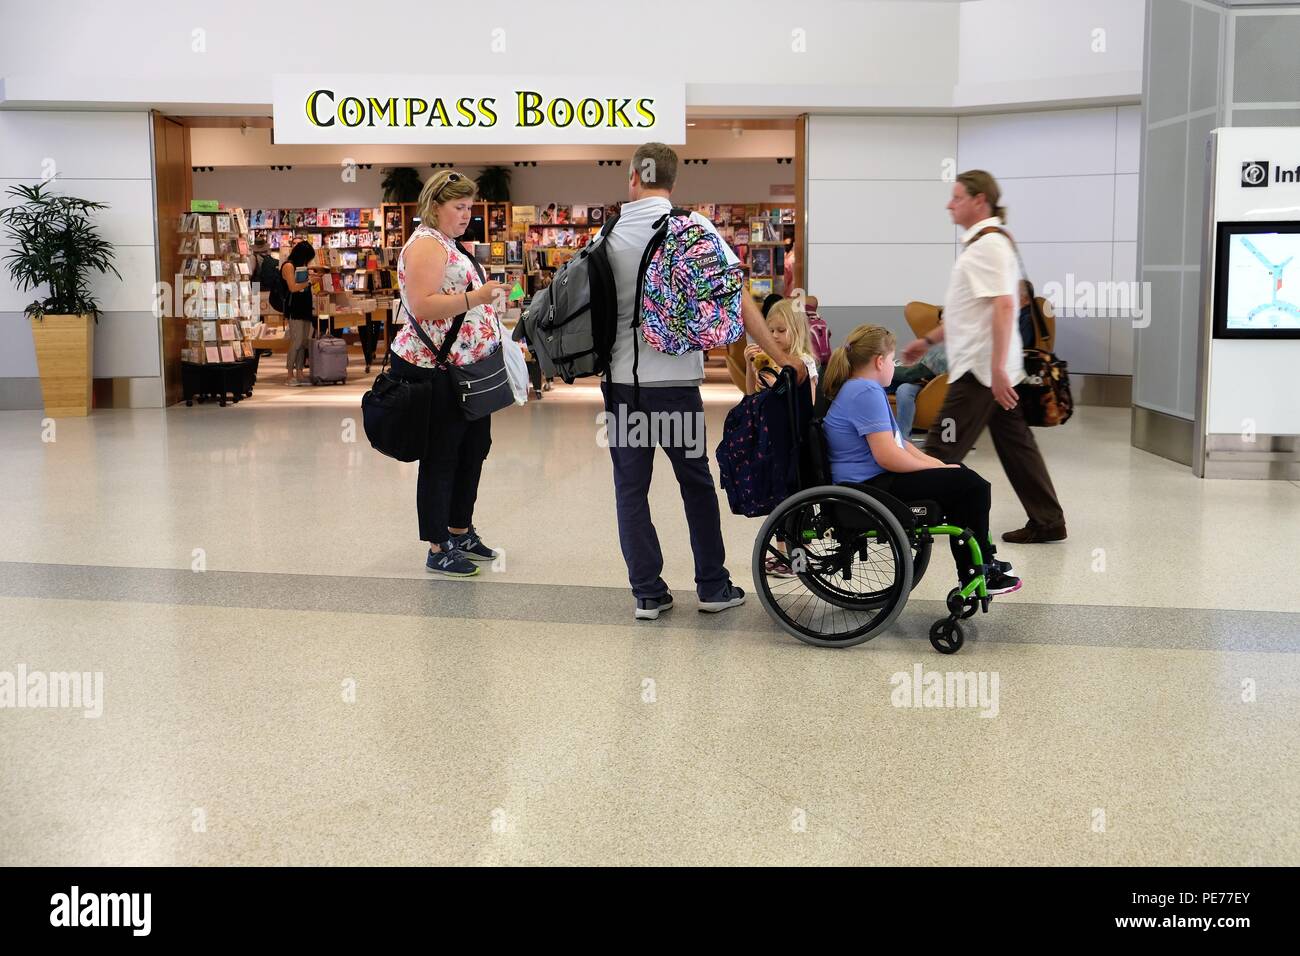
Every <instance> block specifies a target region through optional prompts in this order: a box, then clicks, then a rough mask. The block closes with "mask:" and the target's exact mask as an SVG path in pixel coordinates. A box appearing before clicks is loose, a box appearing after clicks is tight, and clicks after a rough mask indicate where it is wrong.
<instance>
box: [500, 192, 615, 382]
mask: <svg viewBox="0 0 1300 956" xmlns="http://www.w3.org/2000/svg"><path fill="white" fill-rule="evenodd" d="M617 221H618V217H617V216H615V217H614V218H613V219H610V220H609V221H608V222H606V223H605V225H604V227H603V228H602V229H601V230H600V232H599V233H598V234H597V235H596V236H595V238H593V239H592V240H591V242H590V243H588V244H587V245H586V246H584V247H583V248H582V250H581V251H580V252H579V253H578V254H577V255H576V256H574V257H573V258H572V259H570V260H569V261H568V262H566V263H565V264H564V265H563V266H561V267H560V269H559V271H558V272H556V273H555V278H554V279H552V280H551V284H550V285H549V286H547V287H546V288H545V289H543V290H542V291H541V292H539V293H538V294H537V295H535V296H533V301H532V302H531V304H530V305H529V306H528V311H527V312H526V313H524V315H523V318H522V319H521V320H520V321H519V323H518V324H517V325H516V326H515V333H514V338H515V339H526V340H527V342H528V347H529V349H531V350H532V352H533V353H534V354H535V355H536V356H537V362H538V364H539V365H540V366H541V370H542V375H543V376H545V377H547V378H550V377H552V376H555V375H558V376H560V378H562V379H564V381H565V383H566V384H572V383H573V380H574V379H578V378H586V377H587V376H589V375H603V374H605V373H606V372H608V371H609V357H610V353H611V352H612V351H613V349H614V335H615V332H616V329H617V323H618V300H617V298H616V296H615V292H614V272H613V270H612V269H611V268H610V265H609V257H608V256H607V255H606V251H605V236H606V235H608V234H609V231H610V229H612V228H613V227H614V223H616V222H617Z"/></svg>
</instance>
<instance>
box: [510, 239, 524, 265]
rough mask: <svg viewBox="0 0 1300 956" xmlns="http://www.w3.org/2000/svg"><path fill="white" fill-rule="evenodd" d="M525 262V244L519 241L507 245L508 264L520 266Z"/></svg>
mask: <svg viewBox="0 0 1300 956" xmlns="http://www.w3.org/2000/svg"><path fill="white" fill-rule="evenodd" d="M523 261H524V257H523V244H522V243H520V242H518V241H517V240H512V241H510V242H507V243H506V262H507V264H511V265H514V264H518V263H521V262H523Z"/></svg>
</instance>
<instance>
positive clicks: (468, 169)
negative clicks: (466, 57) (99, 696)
mask: <svg viewBox="0 0 1300 956" xmlns="http://www.w3.org/2000/svg"><path fill="white" fill-rule="evenodd" d="M312 79H313V82H312V83H311V84H309V86H310V87H311V89H307V87H305V86H304V87H303V89H302V90H298V91H297V92H285V87H286V85H292V78H284V79H283V81H282V82H281V83H280V84H279V85H278V86H277V99H276V111H275V115H274V116H273V117H272V118H271V119H269V120H268V119H267V118H266V117H257V116H251V115H250V116H247V117H217V118H204V117H179V116H178V117H159V118H158V119H159V121H160V122H163V123H166V124H168V125H169V126H174V127H176V128H177V132H178V133H179V135H180V136H181V137H182V138H183V140H184V142H183V144H182V146H183V149H184V150H185V152H186V154H187V155H188V157H189V160H188V168H187V169H181V170H180V171H179V172H180V179H181V182H180V183H179V186H180V192H181V193H182V195H183V196H184V197H186V198H185V199H184V202H183V206H184V208H183V209H182V210H181V211H180V212H179V215H177V220H176V221H177V225H176V234H175V237H174V239H175V253H174V255H171V256H169V255H168V250H167V249H166V248H163V249H160V255H159V259H160V263H161V270H162V274H163V275H168V274H172V275H174V276H178V277H179V284H180V286H181V287H183V288H185V289H186V290H188V291H189V293H190V294H188V295H187V296H185V299H186V301H193V300H194V299H195V298H196V297H195V296H194V295H193V292H194V290H196V289H197V290H199V293H200V294H199V296H197V302H198V304H197V306H194V305H192V306H191V307H190V309H189V312H188V313H186V314H184V315H176V316H173V317H164V318H163V320H162V323H163V336H162V338H163V365H164V370H165V378H166V381H167V392H168V398H169V400H171V401H173V402H174V401H184V402H186V404H191V403H193V402H206V401H207V400H208V399H210V398H213V397H215V399H216V401H217V402H218V404H221V403H228V402H237V401H239V402H246V403H247V404H246V406H245V407H257V406H259V405H266V404H268V403H276V404H278V403H281V402H283V401H293V402H295V403H298V402H336V401H349V402H351V401H355V400H356V395H355V394H353V393H354V392H356V391H357V390H360V389H364V388H365V386H366V384H367V383H368V381H369V377H368V376H372V374H373V367H374V366H376V365H377V364H378V363H379V362H381V361H382V358H383V354H384V350H385V349H386V347H387V343H388V342H389V341H391V339H392V337H393V336H394V335H395V334H396V332H397V331H398V330H399V328H400V325H401V324H402V323H403V322H404V321H405V319H406V316H405V314H404V312H403V310H401V309H400V308H399V307H398V304H397V298H396V287H397V257H398V254H399V252H400V250H401V248H402V246H403V244H404V243H405V241H406V240H407V238H408V237H409V236H410V235H411V233H412V231H413V230H414V228H415V227H416V226H417V225H418V224H419V215H418V204H417V202H416V199H417V198H418V196H419V192H420V189H421V186H422V183H423V181H424V180H426V179H427V178H428V176H429V175H430V174H432V173H433V172H434V171H435V170H437V169H439V168H443V167H454V168H456V169H457V170H458V171H460V172H462V173H464V174H466V175H468V176H470V177H471V178H473V179H474V180H475V181H476V183H477V185H478V197H477V201H476V202H475V204H474V208H473V214H472V217H471V221H470V225H469V227H468V229H467V230H466V232H465V234H464V235H463V236H462V237H461V239H462V242H463V243H464V244H465V245H466V247H467V248H468V249H469V250H470V251H471V252H472V253H473V255H474V256H475V258H476V259H478V261H479V262H480V264H481V265H482V268H483V270H484V272H485V273H486V274H487V275H489V276H490V277H491V278H494V279H496V280H498V281H500V282H502V283H503V284H505V285H506V287H507V288H508V289H510V290H511V292H510V299H509V303H508V309H507V312H506V316H505V325H506V331H507V333H508V332H509V331H510V330H511V328H512V327H513V325H514V323H515V322H517V321H518V319H519V317H520V315H521V313H522V311H523V310H524V309H526V308H527V306H528V303H529V301H530V299H531V297H532V296H533V295H534V294H536V292H537V291H538V290H539V289H541V288H544V287H545V286H546V285H547V284H549V282H550V281H551V278H552V277H553V276H554V275H555V272H556V270H557V269H558V268H560V267H561V266H562V265H563V264H564V263H565V262H566V261H568V259H570V258H571V257H572V256H573V255H575V254H576V253H577V252H578V250H580V249H581V248H582V247H583V246H585V245H586V244H587V243H588V242H589V241H590V240H591V238H592V237H593V236H594V235H596V234H597V233H598V231H599V230H600V228H601V227H602V226H603V225H604V224H605V223H606V222H607V221H608V220H609V219H611V218H612V217H614V216H616V215H618V212H619V207H620V204H621V202H622V201H623V200H625V199H626V197H627V180H628V176H629V172H630V159H631V154H632V152H633V151H634V150H635V148H636V146H637V145H639V144H640V143H641V142H645V141H648V140H652V139H661V140H663V141H667V142H669V143H672V144H674V147H675V149H676V151H677V152H678V154H679V159H680V164H679V167H678V173H677V182H676V186H675V188H674V201H675V202H676V203H677V204H678V205H680V206H682V207H684V208H687V209H691V210H695V211H699V212H700V213H702V214H703V215H705V216H706V217H708V218H709V219H710V220H711V221H713V222H714V223H715V224H716V225H717V227H718V230H719V232H720V233H721V234H722V236H723V237H724V238H725V239H726V240H727V241H728V243H730V245H731V246H732V248H733V249H734V250H735V251H736V253H737V255H738V256H739V258H740V260H741V263H742V265H743V268H744V269H745V272H746V281H747V284H748V290H749V292H750V294H752V295H753V296H755V297H756V298H757V299H760V300H761V299H762V298H764V297H765V296H767V295H770V294H771V293H773V292H776V293H785V292H788V291H790V290H791V289H793V288H794V287H795V285H796V284H797V281H798V280H797V275H798V271H799V270H798V264H799V251H798V250H799V241H800V236H799V234H798V233H799V228H798V224H799V223H800V222H801V219H802V217H801V215H800V206H799V198H800V197H799V195H798V191H797V190H796V174H797V172H799V168H800V167H799V162H798V160H799V158H800V154H801V152H802V150H801V147H800V145H799V144H800V140H801V137H800V135H799V133H800V129H799V127H800V125H801V121H800V120H799V119H798V118H796V117H791V118H789V119H759V120H754V119H750V120H742V119H724V118H717V117H711V118H699V119H692V118H688V117H687V116H686V112H685V105H684V94H683V92H682V90H681V88H680V86H679V87H677V88H676V89H674V88H672V87H671V86H669V87H668V88H667V89H664V90H657V91H653V92H654V95H652V96H645V97H642V98H640V105H641V107H642V109H643V115H651V116H654V117H655V119H656V123H655V124H654V125H650V124H647V127H646V128H644V129H626V128H624V129H618V130H615V131H614V132H615V133H616V134H617V135H615V136H611V137H608V138H609V139H611V140H612V141H611V142H608V143H605V142H592V140H600V139H602V138H606V137H604V135H603V133H604V131H600V130H597V131H595V132H594V133H593V130H592V126H591V125H586V126H581V127H578V128H573V129H570V127H571V126H575V124H574V123H565V122H564V121H565V119H566V110H568V109H569V108H570V107H568V106H566V105H564V104H565V103H568V102H570V101H569V100H568V99H566V98H564V97H559V98H557V99H556V100H552V101H551V103H550V105H549V106H547V107H546V115H547V117H548V118H550V119H552V120H553V121H554V122H551V123H549V124H548V123H542V122H535V123H534V126H533V127H527V128H525V127H522V126H520V125H519V123H524V122H527V121H529V120H534V121H536V118H537V116H538V115H540V109H541V107H540V106H539V107H538V108H537V109H538V110H539V112H537V113H535V114H534V115H531V116H530V115H529V114H528V109H533V107H532V105H531V101H521V102H523V103H524V105H523V106H521V109H520V111H519V112H518V114H517V115H516V116H515V119H516V120H517V121H518V122H517V123H516V125H515V127H514V130H513V132H511V131H505V130H501V131H493V132H490V133H489V132H485V130H484V129H482V128H481V127H479V126H474V127H469V126H466V127H464V128H462V129H460V130H457V129H455V128H453V129H452V130H451V131H450V132H449V135H446V136H443V137H442V138H443V139H445V140H447V142H443V143H435V144H430V143H429V142H427V141H420V140H427V139H428V138H430V137H429V135H428V133H427V132H426V131H425V130H423V129H420V130H412V129H410V128H408V127H405V126H402V125H400V124H399V125H397V126H392V125H391V124H390V125H387V126H386V125H385V124H384V123H382V122H381V123H377V124H376V123H374V120H375V118H376V117H375V115H374V111H373V110H372V111H371V114H370V115H369V117H368V120H367V122H365V123H361V122H357V123H356V125H345V124H344V123H343V122H342V120H343V119H344V118H346V119H348V120H349V122H352V121H356V120H358V119H359V117H360V116H361V115H363V114H360V113H357V112H353V113H349V112H348V110H347V108H345V107H340V108H339V109H338V110H336V111H334V112H330V113H326V112H324V108H323V107H322V106H321V105H320V101H321V97H320V96H319V95H318V91H319V89H321V88H323V87H332V86H341V85H342V84H343V82H344V80H342V79H340V80H339V81H338V82H337V83H331V82H329V81H322V80H321V79H320V78H312ZM596 82H599V81H596ZM511 85H512V86H516V87H520V86H523V87H526V86H528V85H529V84H528V83H526V82H516V83H514V84H511ZM313 96H314V97H315V99H313ZM337 98H338V97H337V96H336V97H335V99H337ZM499 98H500V99H504V98H505V96H504V93H503V95H502V96H501V97H499ZM351 99H352V100H353V101H354V102H355V103H360V102H361V100H360V99H359V98H356V97H353V98H351ZM369 99H370V100H371V102H372V103H373V102H375V101H376V98H374V97H370V98H369ZM299 100H301V101H303V102H304V103H307V102H310V103H312V104H313V109H314V115H311V114H310V112H309V111H303V110H296V109H295V108H294V105H293V104H295V103H297V102H298V101H299ZM286 101H291V102H288V103H286ZM493 101H494V98H492V97H485V98H480V99H479V100H477V101H475V102H476V103H477V108H478V110H479V114H478V115H479V118H480V119H481V118H482V115H483V112H482V111H484V110H487V109H491V107H492V103H493ZM331 102H332V100H331ZM382 102H385V103H387V104H388V107H389V108H388V110H387V112H386V113H384V115H383V116H382V117H381V118H382V119H386V120H392V119H394V118H400V113H401V111H402V110H408V111H410V112H411V113H413V114H414V115H415V118H417V119H418V118H419V117H420V116H421V115H423V114H424V113H425V112H426V110H423V109H419V108H418V104H416V105H412V104H411V103H409V102H407V101H398V100H397V99H396V98H392V99H390V100H386V101H382ZM557 102H559V103H560V105H558V106H557V105H556V103H557ZM601 102H610V101H608V100H606V101H597V100H596V99H594V98H591V97H588V98H586V99H578V98H577V97H576V96H574V97H573V98H572V103H573V104H574V105H573V107H572V108H573V109H574V110H578V109H582V108H584V107H583V104H585V108H586V109H587V111H588V114H592V113H594V111H595V107H596V106H599V105H600V104H601ZM459 105H460V106H462V107H466V106H469V105H471V104H470V103H469V102H468V101H466V100H462V101H460V104H459ZM615 105H617V104H615ZM399 107H400V108H401V109H400V110H399ZM445 108H446V107H445V105H434V106H430V107H428V111H429V112H436V111H437V110H438V109H445ZM354 109H355V108H354ZM504 112H505V111H504V110H501V113H502V114H504ZM299 114H302V115H306V117H307V119H306V120H305V121H302V115H299ZM288 116H293V119H292V120H286V119H285V118H286V117H288ZM326 120H327V121H329V122H330V123H331V124H332V126H334V127H335V128H334V129H330V128H329V127H324V128H322V127H321V126H320V125H319V124H320V123H321V122H322V121H326ZM570 136H571V137H573V138H574V139H576V140H579V142H565V141H564V140H565V138H566V137H570ZM435 138H436V137H435ZM460 139H470V140H476V139H477V140H483V141H481V142H473V141H471V142H460V141H459V140H460ZM502 140H504V141H502ZM515 140H518V141H515ZM536 140H540V141H536ZM582 140H585V142H583V141H582ZM160 168H161V166H160ZM162 216H163V213H162V211H161V210H160V214H159V226H160V236H162V235H163V234H164V233H165V231H166V230H164V228H163V226H164V223H163V221H162ZM303 241H305V242H307V243H309V244H310V245H311V247H312V248H313V250H314V252H315V255H314V258H313V259H312V261H311V263H310V265H309V266H308V269H307V275H308V276H309V280H310V284H311V293H312V302H313V307H314V313H315V315H316V317H317V326H318V335H319V336H323V337H331V338H335V339H341V340H342V341H343V342H344V343H346V349H347V358H346V370H345V371H344V372H343V373H341V374H340V373H339V371H338V370H337V368H333V367H331V369H330V370H327V369H326V366H325V363H324V362H322V363H321V367H320V369H310V366H309V371H310V381H311V383H312V384H313V385H315V386H317V387H313V388H306V389H301V388H295V389H293V390H292V392H290V390H289V386H290V384H291V382H290V377H289V375H288V372H287V370H286V365H287V362H286V358H287V353H288V350H289V348H290V339H289V335H288V334H287V332H286V329H285V326H286V324H287V323H286V320H285V319H284V317H283V316H282V315H281V314H280V312H279V311H277V309H276V308H275V304H276V303H275V302H273V300H272V297H271V296H270V295H269V294H268V291H267V289H265V288H262V289H260V295H259V294H258V292H259V286H258V285H256V284H254V283H256V280H257V279H258V277H259V274H260V275H263V276H264V275H266V274H267V273H266V272H265V271H263V270H264V269H265V265H264V259H265V258H266V257H269V258H270V259H271V260H273V266H272V268H277V267H278V264H279V263H280V262H282V261H283V260H284V258H285V256H287V254H288V251H289V250H290V249H291V248H293V246H294V245H296V244H297V243H299V242H303ZM168 259H170V261H168ZM232 277H233V278H234V279H235V280H236V283H238V284H236V285H232V283H231V281H230V280H231V279H232ZM229 288H235V289H237V290H238V292H237V294H236V295H234V296H228V295H224V294H222V290H224V289H229ZM196 312H197V313H199V314H194V313H196ZM312 354H315V350H314V349H313V351H312ZM715 359H717V361H715V363H714V365H715V366H718V365H721V364H722V363H721V359H720V357H715ZM232 361H234V362H237V363H239V364H241V365H242V367H243V372H242V374H238V375H230V376H227V378H228V379H229V380H228V381H227V380H226V379H224V378H223V377H222V376H220V375H218V374H216V373H215V370H213V369H205V368H204V366H208V365H218V366H228V365H229V363H231V362H232ZM308 361H309V363H310V357H309V358H308ZM723 374H724V377H725V373H723ZM204 383H206V387H205V385H204ZM556 384H557V385H558V384H559V383H558V382H557V383H556ZM178 386H179V387H178ZM339 386H342V388H340V387H339ZM540 387H544V388H545V389H547V390H549V389H550V388H551V383H549V382H548V383H543V384H541V385H539V388H540ZM561 387H562V386H561ZM214 388H215V389H216V394H215V396H214V395H213V394H211V392H212V390H213V389H214ZM592 395H593V396H594V395H595V393H594V392H592Z"/></svg>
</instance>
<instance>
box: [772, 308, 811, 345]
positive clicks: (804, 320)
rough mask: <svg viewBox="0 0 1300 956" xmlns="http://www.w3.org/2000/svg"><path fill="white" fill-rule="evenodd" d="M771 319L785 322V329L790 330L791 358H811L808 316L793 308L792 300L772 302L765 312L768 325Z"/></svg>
mask: <svg viewBox="0 0 1300 956" xmlns="http://www.w3.org/2000/svg"><path fill="white" fill-rule="evenodd" d="M773 319H781V320H782V321H784V322H785V327H786V328H787V329H789V330H790V352H791V357H792V358H793V357H794V356H804V355H806V356H808V357H809V358H812V357H813V354H812V348H811V347H810V346H809V339H810V336H809V334H808V316H807V315H805V314H804V312H803V310H802V309H797V308H795V301H794V299H782V300H781V301H780V302H774V303H773V304H772V308H770V309H768V311H767V322H768V324H769V325H771V323H772V320H773Z"/></svg>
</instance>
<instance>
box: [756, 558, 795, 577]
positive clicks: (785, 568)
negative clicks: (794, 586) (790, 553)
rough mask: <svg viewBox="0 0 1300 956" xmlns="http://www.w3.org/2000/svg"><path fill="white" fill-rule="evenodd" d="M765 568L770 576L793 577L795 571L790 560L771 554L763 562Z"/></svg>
mask: <svg viewBox="0 0 1300 956" xmlns="http://www.w3.org/2000/svg"><path fill="white" fill-rule="evenodd" d="M763 570H764V571H765V572H766V573H767V576H768V577H769V578H792V577H794V571H793V570H791V568H790V562H789V561H787V560H785V559H784V558H778V557H776V556H775V555H771V554H769V555H768V556H767V559H766V560H765V561H764V562H763Z"/></svg>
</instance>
